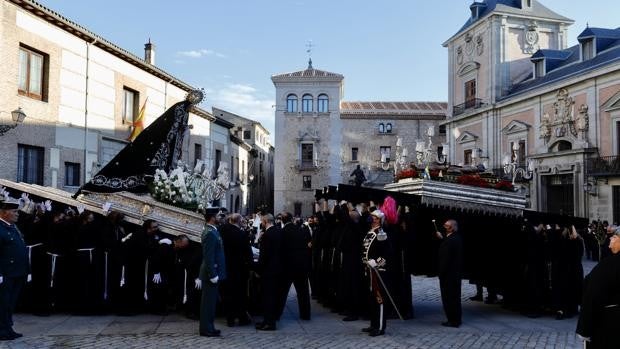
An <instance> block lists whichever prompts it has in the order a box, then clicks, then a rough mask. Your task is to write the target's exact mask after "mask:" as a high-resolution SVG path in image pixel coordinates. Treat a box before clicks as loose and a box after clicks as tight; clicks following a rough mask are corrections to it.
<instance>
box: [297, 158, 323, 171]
mask: <svg viewBox="0 0 620 349" xmlns="http://www.w3.org/2000/svg"><path fill="white" fill-rule="evenodd" d="M318 167H319V166H318V161H316V160H315V161H308V160H297V162H296V163H295V169H297V170H298V171H311V170H316V169H317V168H318Z"/></svg>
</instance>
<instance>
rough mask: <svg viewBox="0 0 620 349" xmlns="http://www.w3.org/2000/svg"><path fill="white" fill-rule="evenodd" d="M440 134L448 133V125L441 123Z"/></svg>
mask: <svg viewBox="0 0 620 349" xmlns="http://www.w3.org/2000/svg"><path fill="white" fill-rule="evenodd" d="M439 134H440V135H445V134H446V125H439Z"/></svg>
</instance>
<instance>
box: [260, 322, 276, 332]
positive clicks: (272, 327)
mask: <svg viewBox="0 0 620 349" xmlns="http://www.w3.org/2000/svg"><path fill="white" fill-rule="evenodd" d="M256 329H257V330H259V331H275V330H276V326H275V325H268V324H265V325H263V326H261V327H257V328H256Z"/></svg>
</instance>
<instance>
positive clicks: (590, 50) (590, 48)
mask: <svg viewBox="0 0 620 349" xmlns="http://www.w3.org/2000/svg"><path fill="white" fill-rule="evenodd" d="M593 57H594V39H588V40H586V41H584V42H582V43H581V60H582V61H586V60H588V59H591V58H593Z"/></svg>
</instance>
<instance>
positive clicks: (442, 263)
mask: <svg viewBox="0 0 620 349" xmlns="http://www.w3.org/2000/svg"><path fill="white" fill-rule="evenodd" d="M443 227H444V228H445V229H446V237H445V238H444V237H443V235H441V233H440V232H436V234H437V237H438V238H440V239H443V242H442V243H441V246H439V288H440V290H441V302H442V303H443V309H444V312H445V313H446V317H447V318H448V321H445V322H442V323H441V325H442V326H447V327H459V326H460V325H461V314H462V312H461V266H462V264H463V240H462V239H461V236H460V235H459V234H457V231H458V224H457V222H456V221H455V220H454V219H449V220H447V221H446V222H445V223H444V225H443Z"/></svg>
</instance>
